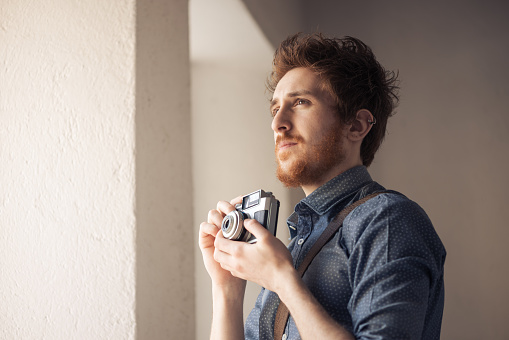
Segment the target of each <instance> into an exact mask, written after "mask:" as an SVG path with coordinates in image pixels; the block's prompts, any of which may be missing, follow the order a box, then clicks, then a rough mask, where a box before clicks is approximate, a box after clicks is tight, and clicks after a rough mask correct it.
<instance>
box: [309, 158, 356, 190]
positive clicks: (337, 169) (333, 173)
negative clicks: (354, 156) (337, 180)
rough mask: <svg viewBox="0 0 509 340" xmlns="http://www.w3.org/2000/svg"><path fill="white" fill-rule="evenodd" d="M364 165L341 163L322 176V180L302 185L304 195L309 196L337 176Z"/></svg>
mask: <svg viewBox="0 0 509 340" xmlns="http://www.w3.org/2000/svg"><path fill="white" fill-rule="evenodd" d="M359 165H362V161H360V160H359V161H356V162H350V163H346V164H345V163H341V164H338V165H337V166H335V167H333V168H331V169H330V170H329V171H328V172H327V173H326V174H325V175H324V176H322V177H321V178H320V179H318V180H316V181H314V182H313V183H309V184H304V185H301V188H302V190H303V191H304V194H305V195H306V197H307V196H309V195H310V194H311V193H312V192H313V191H315V190H316V189H318V188H319V187H321V186H322V185H324V184H325V183H327V182H328V181H330V180H331V179H333V178H334V177H336V176H339V175H340V174H342V173H343V172H345V171H347V170H350V169H352V168H354V167H356V166H359Z"/></svg>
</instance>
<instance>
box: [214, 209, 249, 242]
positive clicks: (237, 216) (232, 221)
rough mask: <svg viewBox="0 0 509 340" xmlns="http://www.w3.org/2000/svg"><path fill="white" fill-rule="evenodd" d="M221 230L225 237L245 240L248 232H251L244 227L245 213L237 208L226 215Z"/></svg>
mask: <svg viewBox="0 0 509 340" xmlns="http://www.w3.org/2000/svg"><path fill="white" fill-rule="evenodd" d="M221 230H222V231H223V236H224V238H226V239H229V240H234V241H237V240H240V241H245V239H244V238H246V236H247V235H246V233H247V234H250V233H249V232H247V231H246V229H245V228H244V213H243V212H240V211H237V210H235V211H232V212H231V213H229V214H228V215H226V216H225V217H224V219H223V223H222V224H221ZM246 239H247V238H246Z"/></svg>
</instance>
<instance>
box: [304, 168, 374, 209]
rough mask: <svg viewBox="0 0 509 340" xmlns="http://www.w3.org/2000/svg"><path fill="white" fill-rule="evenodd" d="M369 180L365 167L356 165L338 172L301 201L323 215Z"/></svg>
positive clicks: (370, 180)
mask: <svg viewBox="0 0 509 340" xmlns="http://www.w3.org/2000/svg"><path fill="white" fill-rule="evenodd" d="M370 182H373V180H372V179H371V176H370V175H369V173H368V170H367V169H366V167H365V166H356V167H354V168H351V169H349V170H347V171H345V172H343V173H341V174H339V175H338V176H336V177H334V178H333V179H331V180H330V181H328V182H327V183H325V184H324V185H322V186H321V187H319V188H318V189H316V190H315V191H313V192H312V193H311V194H310V195H309V196H307V197H306V198H304V199H303V200H302V201H301V203H303V204H305V205H307V206H308V207H309V208H311V209H312V210H313V211H314V212H315V213H317V214H319V215H323V214H325V213H326V212H327V211H328V210H329V209H330V208H331V207H333V206H334V205H336V204H337V203H338V202H340V201H342V200H343V199H345V198H346V197H348V196H350V195H352V194H353V193H355V192H356V191H358V190H359V189H361V188H362V187H363V186H365V185H366V184H369V183H370ZM301 203H299V204H301Z"/></svg>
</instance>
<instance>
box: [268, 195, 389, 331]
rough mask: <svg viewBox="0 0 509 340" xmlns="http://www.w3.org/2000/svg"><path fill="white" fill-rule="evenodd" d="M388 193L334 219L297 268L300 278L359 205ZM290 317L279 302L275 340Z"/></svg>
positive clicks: (362, 200) (355, 205) (343, 212)
mask: <svg viewBox="0 0 509 340" xmlns="http://www.w3.org/2000/svg"><path fill="white" fill-rule="evenodd" d="M387 192H388V191H382V192H376V193H373V194H371V195H368V196H366V197H364V198H362V199H360V200H358V201H356V202H354V203H352V204H350V205H349V206H347V207H346V208H344V209H343V210H341V212H340V213H339V214H337V215H336V217H334V219H333V220H332V221H331V222H330V223H329V225H328V226H327V228H326V229H325V230H324V231H323V233H322V234H321V235H320V237H319V238H318V240H317V241H316V242H315V244H314V245H313V247H311V249H310V250H309V252H308V253H307V255H306V257H305V258H304V260H303V261H302V263H301V264H300V266H299V268H297V272H298V273H299V275H300V277H302V276H303V275H304V272H305V271H306V269H307V268H308V266H309V264H310V263H311V261H313V258H314V257H315V256H316V254H318V252H320V250H321V249H322V248H323V246H324V245H325V244H326V243H327V242H328V241H329V240H330V239H331V238H332V236H334V234H336V232H337V231H338V230H339V228H340V227H341V225H343V221H344V219H345V218H346V216H348V214H350V213H351V212H352V210H354V209H355V208H357V207H358V206H359V205H361V204H363V203H365V202H366V201H368V200H370V199H372V198H373V197H376V196H378V195H380V194H384V193H387ZM289 315H290V312H289V311H288V308H287V307H286V305H285V304H284V303H283V301H280V302H279V306H278V308H277V312H276V320H275V322H274V339H275V340H280V339H281V338H282V337H283V333H284V331H285V327H286V323H287V322H288V316H289Z"/></svg>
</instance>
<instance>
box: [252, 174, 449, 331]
mask: <svg viewBox="0 0 509 340" xmlns="http://www.w3.org/2000/svg"><path fill="white" fill-rule="evenodd" d="M384 190H385V189H384V188H383V187H382V186H381V185H379V184H378V183H376V182H374V181H373V180H372V179H371V177H370V175H369V173H368V171H367V169H366V168H365V167H363V166H359V167H355V168H353V169H350V170H348V171H346V172H344V173H342V174H340V175H339V176H337V177H336V178H334V179H332V180H331V181H329V182H328V183H326V184H324V185H323V186H321V187H320V188H318V189H317V190H315V191H314V192H313V193H312V194H310V195H309V196H307V197H306V198H304V199H303V200H302V201H301V202H299V203H298V204H297V205H296V207H295V212H294V213H293V214H292V215H291V216H290V217H289V218H288V220H287V223H288V226H289V228H290V236H291V242H290V244H289V246H288V249H289V250H290V252H291V254H292V257H293V261H294V265H295V268H297V267H298V266H299V265H300V263H301V262H302V261H303V259H304V257H305V256H306V254H307V253H308V251H309V250H310V249H311V247H312V245H313V244H314V243H315V241H316V240H317V239H318V237H319V236H320V234H321V233H322V232H323V231H324V230H325V228H326V227H327V225H328V224H329V222H330V221H331V220H332V219H333V218H334V217H335V216H336V215H337V214H338V213H339V212H340V211H341V210H342V209H343V208H345V207H346V206H347V205H349V204H351V203H353V202H355V201H357V200H359V199H361V198H363V197H364V196H367V195H369V194H371V193H374V192H377V191H384ZM445 256H446V252H445V248H444V246H443V244H442V242H441V241H440V238H439V237H438V235H437V233H436V232H435V229H434V228H433V225H432V224H431V222H430V220H429V218H428V216H427V215H426V213H425V212H424V211H423V210H422V209H421V208H420V207H419V206H418V205H417V204H416V203H415V202H413V201H411V200H409V199H408V198H406V197H405V196H403V195H402V194H399V193H397V192H393V191H391V192H389V193H383V194H380V195H378V196H377V197H375V198H372V199H370V200H369V201H367V202H366V203H364V204H362V205H361V206H359V207H357V208H356V209H354V210H353V211H352V212H351V213H350V214H349V215H348V216H347V217H346V218H345V220H344V222H343V226H342V228H341V229H340V230H339V231H338V233H336V235H335V236H334V237H333V238H332V239H331V240H330V241H329V242H328V243H327V244H326V245H325V246H324V247H323V248H322V250H321V251H320V253H318V255H316V257H315V259H314V260H313V262H312V263H311V264H310V266H309V267H308V269H307V271H306V272H305V274H304V276H303V280H304V282H305V283H306V285H307V286H308V287H309V289H310V290H311V292H312V293H313V295H314V296H315V298H316V299H317V300H318V302H319V303H320V304H321V305H322V306H323V307H324V308H325V310H326V311H327V312H328V313H329V315H331V317H332V318H334V320H336V322H338V323H339V324H341V325H342V326H343V327H344V328H346V329H347V330H348V331H350V332H351V333H352V334H353V335H354V336H355V338H356V339H439V338H440V328H441V324H442V313H443V307H444V280H443V276H444V261H445ZM278 304H279V298H278V296H277V294H275V293H273V292H271V291H268V290H266V289H262V291H261V293H260V294H259V296H258V298H257V301H256V304H255V307H254V308H253V310H252V312H251V313H250V314H249V316H248V318H247V320H246V325H245V337H246V339H273V334H274V320H275V315H276V310H277V306H278ZM283 338H284V339H300V335H299V332H298V329H297V325H296V324H295V322H294V320H293V318H292V317H291V316H290V318H289V319H288V323H287V325H286V328H285V334H284V336H283Z"/></svg>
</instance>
